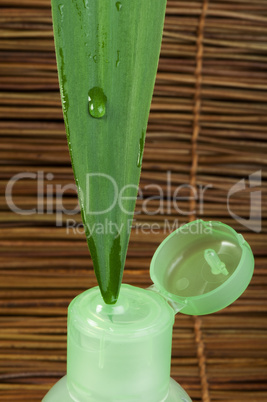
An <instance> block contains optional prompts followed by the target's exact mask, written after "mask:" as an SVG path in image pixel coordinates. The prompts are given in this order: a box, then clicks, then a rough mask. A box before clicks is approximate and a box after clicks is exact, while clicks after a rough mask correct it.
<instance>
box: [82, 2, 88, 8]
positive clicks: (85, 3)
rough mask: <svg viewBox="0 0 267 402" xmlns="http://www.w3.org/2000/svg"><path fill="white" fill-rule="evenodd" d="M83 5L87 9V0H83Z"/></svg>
mask: <svg viewBox="0 0 267 402" xmlns="http://www.w3.org/2000/svg"><path fill="white" fill-rule="evenodd" d="M83 4H84V7H85V8H89V0H83Z"/></svg>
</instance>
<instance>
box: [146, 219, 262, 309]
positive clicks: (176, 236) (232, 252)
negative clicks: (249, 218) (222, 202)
mask: <svg viewBox="0 0 267 402" xmlns="http://www.w3.org/2000/svg"><path fill="white" fill-rule="evenodd" d="M253 269H254V258H253V254H252V251H251V248H250V246H249V245H248V243H247V242H246V241H245V240H244V238H243V236H242V235H241V234H238V233H237V232H236V231H235V230H234V229H232V228H231V227H230V226H228V225H225V224H223V223H221V222H215V221H209V222H204V221H203V220H197V221H194V222H190V223H188V224H186V225H184V226H181V227H180V228H179V229H177V230H176V231H174V232H173V233H172V234H170V235H169V236H168V237H167V238H166V239H165V240H164V241H163V242H162V243H161V244H160V246H159V247H158V249H157V250H156V252H155V254H154V256H153V258H152V261H151V266H150V276H151V279H152V281H153V282H154V285H155V287H156V289H157V291H158V292H159V293H161V294H162V295H163V296H164V297H165V298H166V299H167V300H169V301H170V302H171V303H172V304H173V303H176V304H177V305H178V306H179V308H178V310H180V311H181V313H184V314H190V315H203V314H210V313H214V312H215V311H218V310H221V309H223V308H224V307H226V306H228V305H229V304H231V303H233V302H234V301H235V300H236V299H237V298H238V297H239V296H240V295H241V294H242V293H243V292H244V290H245V289H246V288H247V286H248V284H249V282H250V280H251V277H252V274H253Z"/></svg>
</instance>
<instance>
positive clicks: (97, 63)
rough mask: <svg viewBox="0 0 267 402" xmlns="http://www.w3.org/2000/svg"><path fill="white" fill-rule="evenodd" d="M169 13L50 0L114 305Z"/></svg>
mask: <svg viewBox="0 0 267 402" xmlns="http://www.w3.org/2000/svg"><path fill="white" fill-rule="evenodd" d="M165 7H166V0H121V1H120V2H116V1H114V0H52V14H53V24H54V36H55V45H56V56H57V64H58V75H59V82H60V92H61V98H62V106H63V114H64V120H65V125H66V131H67V137H68V145H69V150H70V156H71V161H72V166H73V170H74V176H75V180H76V184H77V188H78V196H79V200H80V206H81V213H82V218H83V222H84V225H85V232H86V237H87V241H88V245H89V249H90V252H91V256H92V259H93V264H94V269H95V273H96V277H97V280H98V283H99V286H100V289H101V292H102V296H103V298H104V300H105V302H106V303H109V304H111V303H115V302H116V300H117V298H118V294H119V289H120V284H121V280H122V274H123V269H124V264H125V258H126V252H127V247H128V242H129V236H130V228H131V222H132V218H133V212H134V208H135V202H136V196H137V191H138V184H139V179H140V169H141V163H142V156H143V149H144V143H145V133H146V126H147V120H148V115H149V109H150V103H151V98H152V93H153V87H154V82H155V76H156V70H157V65H158V58H159V52H160V44H161V38H162V30H163V23H164V15H165ZM126 197H127V198H126Z"/></svg>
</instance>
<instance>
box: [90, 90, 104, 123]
mask: <svg viewBox="0 0 267 402" xmlns="http://www.w3.org/2000/svg"><path fill="white" fill-rule="evenodd" d="M88 101H89V113H90V115H91V116H92V117H94V118H96V119H99V118H101V117H103V116H104V115H105V113H106V103H107V97H106V95H105V94H104V92H103V89H102V88H99V87H94V88H92V89H90V91H89V92H88Z"/></svg>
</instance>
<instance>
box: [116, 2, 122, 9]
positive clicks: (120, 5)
mask: <svg viewBox="0 0 267 402" xmlns="http://www.w3.org/2000/svg"><path fill="white" fill-rule="evenodd" d="M116 8H117V10H118V11H121V8H122V4H121V2H120V1H117V3H116Z"/></svg>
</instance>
